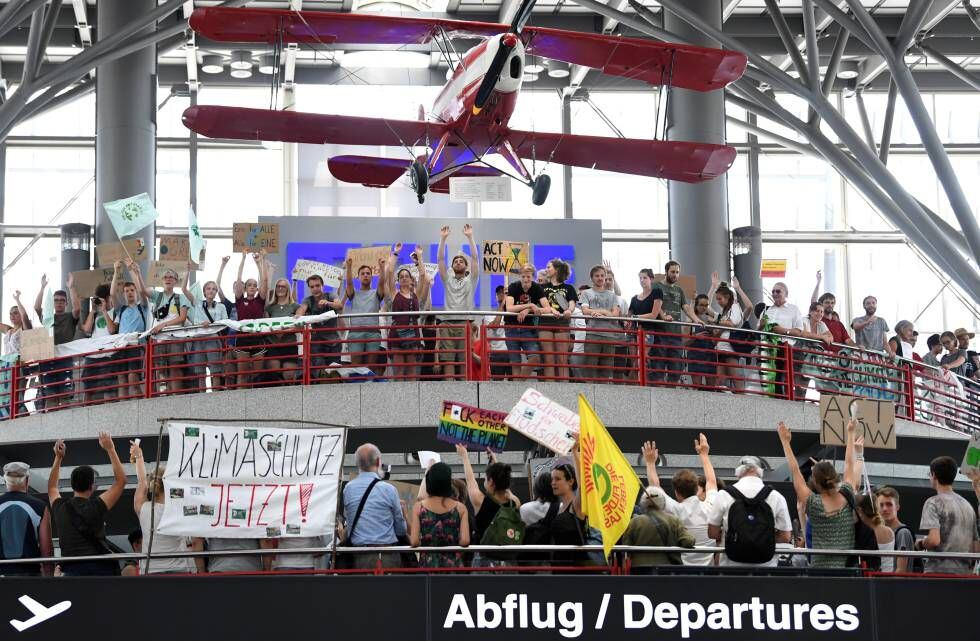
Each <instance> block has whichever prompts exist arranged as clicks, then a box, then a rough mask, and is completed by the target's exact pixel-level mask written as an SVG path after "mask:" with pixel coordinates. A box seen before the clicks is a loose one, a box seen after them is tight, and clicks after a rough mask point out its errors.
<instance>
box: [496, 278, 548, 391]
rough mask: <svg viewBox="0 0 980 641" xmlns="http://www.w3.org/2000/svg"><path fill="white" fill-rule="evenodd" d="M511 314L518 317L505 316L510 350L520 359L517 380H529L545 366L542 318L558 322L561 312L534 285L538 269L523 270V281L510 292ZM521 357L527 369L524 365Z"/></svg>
mask: <svg viewBox="0 0 980 641" xmlns="http://www.w3.org/2000/svg"><path fill="white" fill-rule="evenodd" d="M507 311H508V312H510V313H511V314H517V316H505V317H504V327H505V333H506V336H507V349H508V350H509V351H510V353H511V354H512V355H514V356H515V357H516V358H515V360H514V362H513V376H514V377H515V378H518V379H527V378H528V377H530V376H531V373H532V371H533V370H534V369H535V367H536V366H537V365H538V363H540V362H541V345H539V344H538V329H537V321H538V317H542V318H544V317H549V316H550V317H551V318H557V314H558V311H557V310H553V309H552V308H551V307H550V306H549V304H548V297H547V295H546V294H545V291H544V288H542V287H541V285H539V284H537V283H536V282H534V265H531V264H530V263H528V264H526V265H524V266H523V267H521V277H520V280H517V281H514V282H513V283H511V284H510V286H509V287H508V288H507ZM521 354H523V355H524V359H525V361H524V365H523V366H522V365H520V363H519V361H520V358H521Z"/></svg>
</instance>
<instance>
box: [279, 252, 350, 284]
mask: <svg viewBox="0 0 980 641" xmlns="http://www.w3.org/2000/svg"><path fill="white" fill-rule="evenodd" d="M310 276H319V277H320V278H322V279H323V285H324V286H325V287H335V288H336V287H340V284H341V283H342V282H344V270H343V269H341V268H340V267H336V266H334V265H328V264H327V263H321V262H319V261H316V260H306V259H305V258H300V259H299V260H297V261H296V265H294V266H293V273H292V274H291V275H290V277H291V278H292V279H293V280H298V281H302V282H304V283H305V282H306V279H307V278H309V277H310Z"/></svg>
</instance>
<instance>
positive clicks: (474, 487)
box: [456, 443, 483, 512]
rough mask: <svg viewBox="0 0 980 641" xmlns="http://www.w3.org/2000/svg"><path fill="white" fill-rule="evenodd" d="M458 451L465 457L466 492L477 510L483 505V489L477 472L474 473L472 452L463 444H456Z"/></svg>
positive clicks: (461, 456)
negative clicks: (471, 461)
mask: <svg viewBox="0 0 980 641" xmlns="http://www.w3.org/2000/svg"><path fill="white" fill-rule="evenodd" d="M456 453H457V454H459V456H460V458H462V459H463V473H464V475H465V476H466V494H467V496H469V497H470V503H472V504H473V509H474V510H475V511H477V512H479V511H480V508H481V507H483V491H482V490H480V484H479V483H477V481H476V474H474V473H473V464H472V463H470V453H469V451H468V450H467V449H466V448H465V447H464V446H462V445H459V444H458V443H457V444H456Z"/></svg>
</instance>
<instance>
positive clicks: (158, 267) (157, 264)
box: [146, 260, 187, 287]
mask: <svg viewBox="0 0 980 641" xmlns="http://www.w3.org/2000/svg"><path fill="white" fill-rule="evenodd" d="M168 269H172V270H174V271H175V272H177V287H180V286H181V285H183V283H184V278H185V277H186V276H187V262H186V261H184V262H180V261H172V260H155V261H153V262H152V263H150V268H149V269H148V270H146V286H147V287H163V274H164V272H166V271H167V270H168Z"/></svg>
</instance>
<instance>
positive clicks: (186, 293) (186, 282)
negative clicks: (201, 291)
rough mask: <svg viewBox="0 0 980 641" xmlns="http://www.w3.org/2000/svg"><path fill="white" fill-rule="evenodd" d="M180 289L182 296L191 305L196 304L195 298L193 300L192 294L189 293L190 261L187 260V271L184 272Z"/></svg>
mask: <svg viewBox="0 0 980 641" xmlns="http://www.w3.org/2000/svg"><path fill="white" fill-rule="evenodd" d="M180 291H181V292H182V293H183V294H184V298H186V299H187V302H188V303H190V305H191V307H194V306H195V305H197V300H195V298H194V294H193V293H191V261H187V271H186V272H184V284H183V285H181V286H180Z"/></svg>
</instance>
